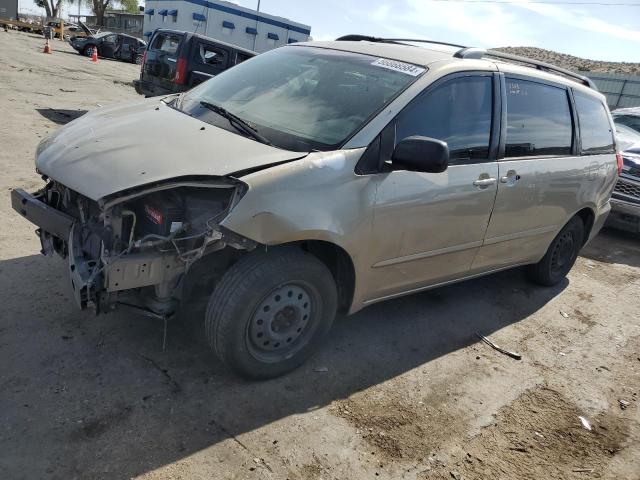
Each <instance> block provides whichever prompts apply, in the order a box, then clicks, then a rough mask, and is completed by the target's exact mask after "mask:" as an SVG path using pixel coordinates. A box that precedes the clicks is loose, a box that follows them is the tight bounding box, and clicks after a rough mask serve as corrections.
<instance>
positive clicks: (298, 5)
mask: <svg viewBox="0 0 640 480" xmlns="http://www.w3.org/2000/svg"><path fill="white" fill-rule="evenodd" d="M19 1H20V7H21V9H25V10H26V9H29V10H32V9H33V8H32V7H33V0H19ZM503 2H506V3H503ZM234 3H237V4H240V5H242V6H245V7H249V8H256V5H257V3H258V2H257V0H236V1H235V2H234ZM567 3H572V4H567ZM588 3H591V5H589V4H588ZM596 4H597V5H596ZM615 4H618V5H615ZM620 4H626V5H620ZM70 9H71V10H72V11H73V12H71V11H67V13H75V12H76V7H75V6H74V7H70ZM260 10H261V11H264V12H267V13H271V14H273V15H281V16H284V17H287V18H289V19H291V20H295V21H298V22H302V23H305V24H307V25H311V35H312V36H313V38H314V39H315V40H331V39H335V38H336V37H339V36H341V35H345V34H348V33H359V34H365V35H373V36H380V37H388V38H389V37H395V38H400V37H402V38H406V37H408V38H427V39H433V40H440V41H446V42H452V43H458V44H462V45H468V46H477V47H505V46H513V47H516V46H517V47H520V46H528V47H541V48H546V49H549V50H555V51H557V52H562V53H568V54H571V55H576V56H578V57H583V58H590V59H593V60H611V61H627V62H640V0H481V1H479V0H464V1H459V0H395V1H394V0H261V3H260Z"/></svg>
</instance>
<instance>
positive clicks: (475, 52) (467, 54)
mask: <svg viewBox="0 0 640 480" xmlns="http://www.w3.org/2000/svg"><path fill="white" fill-rule="evenodd" d="M453 56H454V57H456V58H484V57H494V58H499V59H501V60H511V61H512V62H519V63H524V64H525V65H530V66H533V67H535V68H536V69H538V70H542V71H545V72H550V73H558V74H560V75H564V76H565V77H569V78H570V79H572V80H577V81H578V82H579V83H581V84H583V85H586V86H587V87H590V88H592V89H593V90H598V88H597V87H596V84H595V83H593V81H592V80H591V79H590V78H588V77H585V76H584V75H580V74H578V73H575V72H572V71H571V70H567V69H566V68H562V67H557V66H555V65H552V64H550V63H546V62H541V61H539V60H534V59H532V58H528V57H521V56H520V55H513V54H511V53H504V52H498V51H497V50H484V49H483V48H462V49H460V50H458V51H457V52H456V53H454V54H453Z"/></svg>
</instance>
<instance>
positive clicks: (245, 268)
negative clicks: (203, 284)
mask: <svg viewBox="0 0 640 480" xmlns="http://www.w3.org/2000/svg"><path fill="white" fill-rule="evenodd" d="M336 308H337V292H336V285H335V282H334V279H333V276H332V274H331V272H330V271H329V269H328V268H327V267H326V266H325V265H324V264H323V263H322V262H320V261H319V260H318V259H317V258H316V257H314V256H313V255H311V254H309V253H306V252H304V251H302V250H299V249H297V248H282V249H278V248H276V249H274V250H272V251H270V252H268V253H263V252H255V253H251V254H249V255H247V256H246V257H244V258H242V259H241V260H239V261H238V262H237V263H236V264H235V265H233V266H232V267H231V268H230V269H229V270H228V271H227V272H226V273H225V274H224V276H223V277H222V279H221V280H220V283H219V284H218V285H217V286H216V288H215V290H214V292H213V294H212V295H211V298H210V300H209V305H208V307H207V312H206V318H205V330H206V335H207V340H208V342H209V345H210V346H211V347H212V349H213V350H214V352H215V353H216V355H217V356H218V357H219V358H220V359H221V360H222V361H223V363H225V364H226V365H227V366H229V367H230V368H231V369H233V370H234V371H236V372H237V373H239V374H240V375H242V376H244V377H248V378H260V379H264V378H272V377H277V376H279V375H282V374H284V373H287V372H289V371H291V370H293V369H295V368H296V367H298V366H299V365H301V364H302V363H303V362H304V361H305V360H306V359H307V358H308V357H309V356H310V355H311V354H312V353H313V352H314V351H315V350H316V349H317V348H318V346H319V345H320V343H321V341H322V339H323V338H324V336H325V335H326V333H327V332H328V331H329V329H330V328H331V324H332V323H333V319H334V317H335V314H336Z"/></svg>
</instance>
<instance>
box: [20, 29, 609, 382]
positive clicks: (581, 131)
mask: <svg viewBox="0 0 640 480" xmlns="http://www.w3.org/2000/svg"><path fill="white" fill-rule="evenodd" d="M417 42H418V41H415V40H412V41H403V40H388V39H379V38H372V37H362V36H356V35H351V36H348V37H343V38H341V39H339V40H338V41H334V42H314V43H306V44H304V43H300V44H292V45H289V46H286V47H282V48H278V49H276V50H273V51H270V52H268V53H264V54H262V55H259V56H257V57H255V58H253V59H250V60H247V61H246V62H244V63H242V64H240V65H238V66H236V67H233V68H232V69H230V70H227V71H225V72H223V73H221V74H220V75H218V76H216V77H215V78H213V79H211V80H209V81H207V82H205V83H203V84H201V85H200V86H198V87H196V88H194V89H193V90H190V91H188V92H186V93H183V94H180V95H172V96H167V97H164V98H161V99H158V98H153V99H148V100H144V101H141V102H138V103H133V104H127V105H123V106H116V107H109V108H101V109H99V110H96V111H94V112H91V113H89V114H87V115H85V116H83V117H81V118H79V119H77V120H75V121H73V122H71V123H69V124H67V125H66V126H64V127H63V128H61V129H60V130H58V131H57V132H56V133H55V134H54V135H52V136H51V137H49V138H47V139H45V140H43V141H42V142H41V143H40V145H39V146H38V149H37V154H36V168H37V171H38V172H39V173H40V174H41V175H42V176H43V178H44V180H45V181H46V184H45V185H44V186H43V187H42V188H41V189H40V190H38V191H37V192H34V193H31V194H30V193H27V192H25V191H24V190H21V189H16V190H13V192H12V204H13V207H14V209H15V210H16V211H18V212H19V213H20V214H21V215H23V216H24V217H25V218H27V219H28V220H30V221H31V222H33V223H34V224H35V225H37V226H38V230H37V233H38V235H39V237H40V240H41V243H42V252H43V253H44V254H47V255H48V254H51V253H52V252H56V253H57V254H59V255H60V256H61V257H63V258H66V259H67V262H68V273H69V278H70V282H71V288H72V290H73V294H74V296H75V300H76V301H77V303H78V305H79V306H80V307H81V308H87V307H91V308H93V309H95V311H96V312H98V313H106V312H110V311H112V310H114V309H116V308H123V307H127V308H130V309H134V310H137V311H140V312H142V313H145V314H148V315H152V316H157V317H158V318H164V319H166V318H168V317H170V316H171V315H173V314H174V313H175V312H176V310H177V308H178V307H179V305H180V304H181V303H182V302H185V301H188V298H189V297H188V295H189V292H191V291H192V290H193V289H194V288H195V287H198V288H199V289H201V288H202V287H204V288H206V289H207V291H208V292H209V294H210V299H209V304H208V308H207V311H206V315H205V318H204V324H205V331H206V336H207V340H208V342H209V343H210V345H211V347H212V348H213V350H214V351H215V353H216V354H217V355H218V356H219V357H220V358H221V359H222V360H223V361H224V362H225V363H226V364H227V365H228V366H230V367H231V368H233V369H234V370H235V371H236V372H239V373H240V374H242V375H244V376H247V377H253V378H268V377H274V376H277V375H281V374H283V373H285V372H287V371H290V370H292V369H293V368H295V367H297V366H299V365H300V364H301V363H302V362H303V361H304V360H305V359H306V358H307V357H309V355H310V354H311V353H312V352H313V351H314V350H316V348H317V347H318V345H319V343H320V341H321V340H322V338H323V337H324V336H325V334H326V333H327V332H328V330H329V328H330V327H331V324H332V322H333V319H334V316H335V315H336V311H343V312H348V313H353V312H356V311H358V310H360V309H362V308H363V307H365V306H367V305H371V304H373V303H375V302H379V301H381V300H386V299H389V298H394V297H398V296H400V295H406V294H410V293H413V292H418V291H421V290H425V289H428V288H433V287H437V286H440V285H445V284H448V283H451V282H457V281H460V280H464V279H468V278H473V277H477V276H480V275H486V274H489V273H492V272H496V271H499V270H503V269H506V268H512V267H515V266H521V265H523V266H524V265H526V266H527V267H526V268H527V271H528V273H529V276H530V277H531V279H532V280H534V281H535V282H536V283H539V284H542V285H553V284H555V283H557V282H559V281H561V280H562V279H563V278H564V276H565V275H566V274H567V272H568V271H569V270H570V269H571V267H572V265H573V264H574V262H575V260H576V256H577V255H578V252H579V251H580V249H581V248H582V247H583V245H585V243H586V242H588V241H589V240H590V239H591V238H593V236H594V235H596V234H597V232H598V230H599V229H600V228H601V226H602V224H603V222H604V220H605V218H606V216H607V213H608V212H609V208H610V207H609V198H610V196H611V192H612V190H613V187H614V184H615V182H616V179H617V172H618V170H619V168H620V167H621V161H620V158H616V153H615V141H614V137H613V133H612V131H613V128H612V121H611V117H610V114H609V111H608V109H607V106H606V103H605V100H604V97H603V96H602V95H601V94H599V93H598V92H597V91H596V90H595V88H594V87H593V85H592V84H591V82H590V81H589V80H588V79H586V78H584V77H581V76H579V75H576V74H574V73H572V72H569V71H566V70H563V69H560V68H558V67H554V66H552V65H548V64H543V63H540V62H535V61H533V60H529V59H525V58H521V57H513V56H510V55H507V54H503V53H500V52H495V51H484V50H481V49H476V48H464V47H460V46H455V45H453V46H452V45H445V44H438V43H434V42H426V43H427V44H428V45H429V46H430V47H429V48H424V47H422V46H416V45H415V43H417ZM532 67H533V68H532ZM43 293H44V292H43Z"/></svg>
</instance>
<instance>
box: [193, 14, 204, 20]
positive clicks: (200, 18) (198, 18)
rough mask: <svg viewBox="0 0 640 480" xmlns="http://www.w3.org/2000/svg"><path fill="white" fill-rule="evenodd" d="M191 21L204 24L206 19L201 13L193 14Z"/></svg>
mask: <svg viewBox="0 0 640 480" xmlns="http://www.w3.org/2000/svg"><path fill="white" fill-rule="evenodd" d="M193 19H194V20H198V21H199V22H206V21H207V17H205V16H204V15H202V14H201V13H194V14H193Z"/></svg>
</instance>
